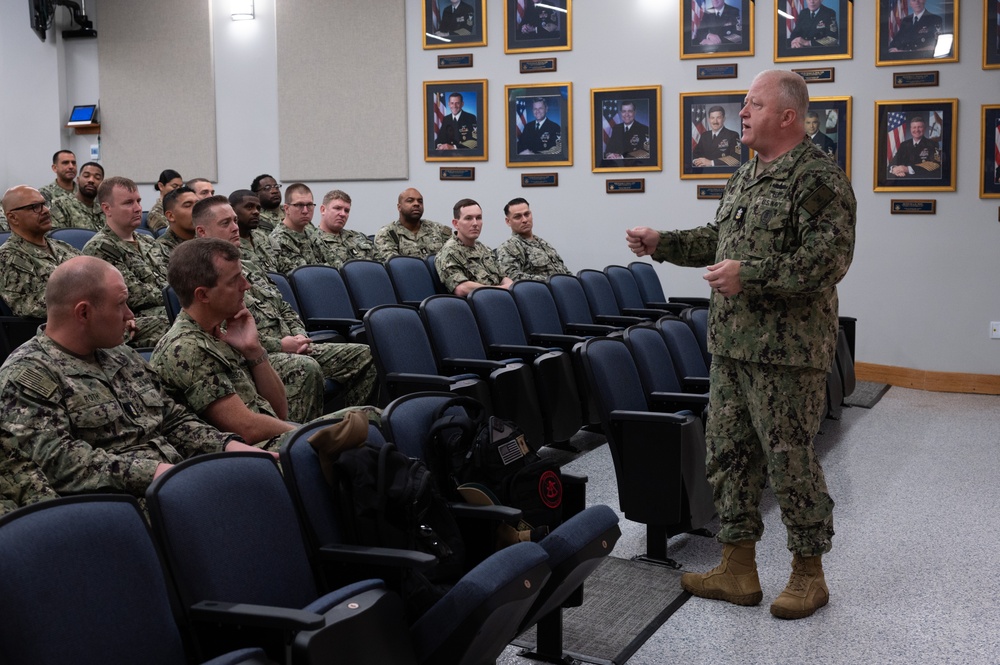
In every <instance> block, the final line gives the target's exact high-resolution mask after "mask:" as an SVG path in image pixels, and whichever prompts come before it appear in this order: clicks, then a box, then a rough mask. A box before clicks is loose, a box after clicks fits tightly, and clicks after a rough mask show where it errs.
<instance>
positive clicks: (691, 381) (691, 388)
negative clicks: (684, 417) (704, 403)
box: [681, 376, 709, 394]
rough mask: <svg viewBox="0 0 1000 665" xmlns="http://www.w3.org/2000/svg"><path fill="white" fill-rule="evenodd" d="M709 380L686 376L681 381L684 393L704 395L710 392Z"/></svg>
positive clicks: (702, 377)
mask: <svg viewBox="0 0 1000 665" xmlns="http://www.w3.org/2000/svg"><path fill="white" fill-rule="evenodd" d="M708 385H709V379H708V377H707V376H685V377H684V379H683V380H682V381H681V386H682V387H683V388H684V392H689V393H700V394H704V393H707V392H708Z"/></svg>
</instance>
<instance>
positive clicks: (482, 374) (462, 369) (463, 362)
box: [441, 358, 508, 379]
mask: <svg viewBox="0 0 1000 665" xmlns="http://www.w3.org/2000/svg"><path fill="white" fill-rule="evenodd" d="M504 367H508V365H507V364H505V363H502V362H498V361H496V360H482V359H478V358H442V359H441V368H442V369H443V370H445V371H446V372H447V373H448V374H449V375H456V374H475V375H476V376H478V377H479V378H481V379H488V378H489V377H490V374H492V373H493V372H495V371H496V370H498V369H503V368H504Z"/></svg>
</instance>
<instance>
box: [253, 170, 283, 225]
mask: <svg viewBox="0 0 1000 665" xmlns="http://www.w3.org/2000/svg"><path fill="white" fill-rule="evenodd" d="M250 191H251V192H253V193H254V194H256V195H257V197H258V198H259V199H260V230H261V231H263V232H264V233H271V231H273V230H274V229H275V227H276V226H278V225H279V224H281V220H283V219H284V218H285V211H284V210H282V209H281V185H279V184H278V181H277V180H275V179H274V178H273V177H272V176H269V175H268V174H266V173H263V174H261V175H259V176H257V177H256V178H254V179H253V183H252V184H251V185H250Z"/></svg>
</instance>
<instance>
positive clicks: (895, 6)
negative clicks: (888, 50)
mask: <svg viewBox="0 0 1000 665" xmlns="http://www.w3.org/2000/svg"><path fill="white" fill-rule="evenodd" d="M909 8H910V3H909V0H889V17H888V24H889V41H890V42H891V41H892V38H893V37H895V36H896V33H897V32H899V26H900V24H901V23H902V22H903V19H904V18H906V16H907V14H909V13H910V9H909Z"/></svg>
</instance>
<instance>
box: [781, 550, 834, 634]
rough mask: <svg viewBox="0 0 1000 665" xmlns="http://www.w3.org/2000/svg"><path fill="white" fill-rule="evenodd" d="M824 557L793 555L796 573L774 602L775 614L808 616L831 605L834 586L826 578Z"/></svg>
mask: <svg viewBox="0 0 1000 665" xmlns="http://www.w3.org/2000/svg"><path fill="white" fill-rule="evenodd" d="M822 559H823V557H819V556H799V555H798V554H796V555H794V556H792V576H791V577H789V578H788V586H786V587H785V590H784V591H782V592H781V595H779V596H778V597H777V598H775V599H774V602H773V603H772V604H771V614H773V615H774V616H776V617H778V618H779V619H804V618H805V617H807V616H810V615H812V613H813V612H815V611H816V610H818V609H819V608H821V607H823V606H824V605H826V604H827V602H829V600H830V589H829V587H827V586H826V579H825V578H824V577H823V561H822Z"/></svg>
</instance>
